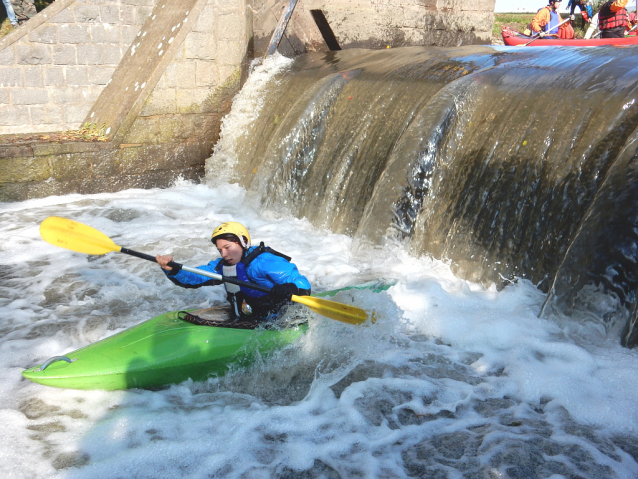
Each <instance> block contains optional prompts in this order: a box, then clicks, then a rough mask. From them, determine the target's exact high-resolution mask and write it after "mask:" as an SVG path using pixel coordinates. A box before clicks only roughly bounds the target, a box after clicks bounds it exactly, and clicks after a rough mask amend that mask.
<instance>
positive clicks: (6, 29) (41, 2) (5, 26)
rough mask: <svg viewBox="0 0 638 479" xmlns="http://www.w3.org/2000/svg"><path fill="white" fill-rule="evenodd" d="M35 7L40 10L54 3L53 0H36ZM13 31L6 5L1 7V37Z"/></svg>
mask: <svg viewBox="0 0 638 479" xmlns="http://www.w3.org/2000/svg"><path fill="white" fill-rule="evenodd" d="M34 3H35V8H36V10H37V11H38V12H39V11H41V10H44V9H45V8H46V7H48V6H49V5H51V4H52V3H53V0H35V2H34ZM12 31H13V27H12V26H11V23H9V19H8V18H7V11H6V10H5V9H4V5H3V6H2V7H0V38H2V37H4V36H5V35H8V34H9V33H11V32H12Z"/></svg>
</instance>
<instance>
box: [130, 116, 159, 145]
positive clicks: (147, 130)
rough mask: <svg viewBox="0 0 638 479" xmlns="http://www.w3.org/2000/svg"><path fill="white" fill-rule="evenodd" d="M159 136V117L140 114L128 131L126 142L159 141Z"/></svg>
mask: <svg viewBox="0 0 638 479" xmlns="http://www.w3.org/2000/svg"><path fill="white" fill-rule="evenodd" d="M159 136H160V129H159V117H157V116H151V117H148V116H139V117H137V118H136V119H135V121H134V122H133V126H131V128H130V129H129V130H128V131H127V132H126V137H125V139H124V143H158V141H159Z"/></svg>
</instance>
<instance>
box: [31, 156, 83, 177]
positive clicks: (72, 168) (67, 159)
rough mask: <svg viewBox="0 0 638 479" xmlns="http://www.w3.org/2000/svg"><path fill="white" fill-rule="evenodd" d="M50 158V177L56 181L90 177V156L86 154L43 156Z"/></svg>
mask: <svg viewBox="0 0 638 479" xmlns="http://www.w3.org/2000/svg"><path fill="white" fill-rule="evenodd" d="M42 158H50V162H51V175H50V176H51V177H53V178H55V179H57V180H73V179H77V178H86V177H87V176H90V174H91V169H92V164H91V156H90V155H87V154H82V153H80V154H78V153H68V154H66V155H55V156H53V155H51V156H50V157H47V156H43V157H42Z"/></svg>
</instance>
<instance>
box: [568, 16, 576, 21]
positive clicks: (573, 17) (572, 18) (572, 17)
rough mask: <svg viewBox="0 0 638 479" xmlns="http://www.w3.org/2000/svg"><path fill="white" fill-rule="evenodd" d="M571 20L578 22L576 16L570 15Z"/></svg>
mask: <svg viewBox="0 0 638 479" xmlns="http://www.w3.org/2000/svg"><path fill="white" fill-rule="evenodd" d="M569 19H570V20H571V21H572V22H573V21H574V20H576V15H574V14H572V15H570V17H569Z"/></svg>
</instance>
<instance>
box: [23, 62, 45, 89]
mask: <svg viewBox="0 0 638 479" xmlns="http://www.w3.org/2000/svg"><path fill="white" fill-rule="evenodd" d="M43 70H44V69H43V67H40V66H37V67H26V68H25V69H24V86H26V87H43V86H44V76H43V73H44V71H43Z"/></svg>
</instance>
